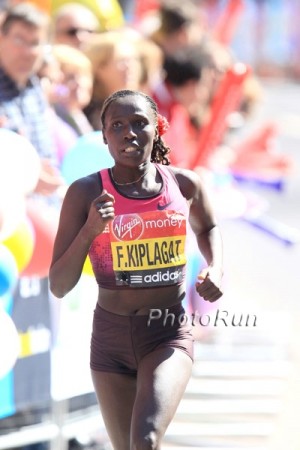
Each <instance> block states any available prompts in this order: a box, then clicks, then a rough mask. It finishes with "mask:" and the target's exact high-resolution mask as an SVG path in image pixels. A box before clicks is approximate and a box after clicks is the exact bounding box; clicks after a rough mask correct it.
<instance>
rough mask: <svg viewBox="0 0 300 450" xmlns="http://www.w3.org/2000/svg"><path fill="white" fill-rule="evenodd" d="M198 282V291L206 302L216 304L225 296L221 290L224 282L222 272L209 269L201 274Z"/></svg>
mask: <svg viewBox="0 0 300 450" xmlns="http://www.w3.org/2000/svg"><path fill="white" fill-rule="evenodd" d="M198 280H199V281H197V282H196V291H197V292H198V294H199V295H200V296H201V297H202V298H203V299H204V300H206V301H208V302H215V301H216V300H218V299H219V298H220V297H221V296H222V295H223V292H222V291H221V289H220V287H221V281H222V273H221V272H220V270H216V269H214V268H213V267H207V268H206V269H203V270H202V271H201V272H200V274H199V275H198Z"/></svg>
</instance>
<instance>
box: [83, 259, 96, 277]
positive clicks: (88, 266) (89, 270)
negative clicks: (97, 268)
mask: <svg viewBox="0 0 300 450" xmlns="http://www.w3.org/2000/svg"><path fill="white" fill-rule="evenodd" d="M82 273H84V274H85V275H91V276H94V272H93V267H92V263H91V260H90V257H89V256H87V257H86V260H85V262H84V264H83V268H82Z"/></svg>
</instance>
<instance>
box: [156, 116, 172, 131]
mask: <svg viewBox="0 0 300 450" xmlns="http://www.w3.org/2000/svg"><path fill="white" fill-rule="evenodd" d="M169 127H170V124H169V122H168V121H167V119H166V118H165V117H164V116H162V115H161V114H157V128H158V134H159V136H162V135H163V134H165V133H166V131H168V129H169Z"/></svg>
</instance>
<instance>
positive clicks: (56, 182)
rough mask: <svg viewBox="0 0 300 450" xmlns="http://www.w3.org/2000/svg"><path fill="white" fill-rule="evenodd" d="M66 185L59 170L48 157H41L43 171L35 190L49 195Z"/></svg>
mask: <svg viewBox="0 0 300 450" xmlns="http://www.w3.org/2000/svg"><path fill="white" fill-rule="evenodd" d="M64 185H65V181H64V179H63V178H62V176H61V175H60V173H59V170H58V169H57V168H56V167H54V166H53V165H52V163H51V161H49V160H48V159H41V172H40V176H39V180H38V182H37V185H36V188H35V191H34V192H35V193H37V194H41V195H45V196H48V195H51V194H53V193H54V192H56V191H57V189H58V188H60V187H62V186H64Z"/></svg>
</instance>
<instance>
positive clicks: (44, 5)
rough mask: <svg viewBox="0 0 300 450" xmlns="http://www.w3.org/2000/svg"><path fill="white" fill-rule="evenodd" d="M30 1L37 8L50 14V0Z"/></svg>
mask: <svg viewBox="0 0 300 450" xmlns="http://www.w3.org/2000/svg"><path fill="white" fill-rule="evenodd" d="M30 3H33V4H34V5H35V6H37V7H38V8H39V9H41V10H42V11H44V12H45V13H47V14H49V15H50V13H51V3H52V1H51V0H30Z"/></svg>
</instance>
